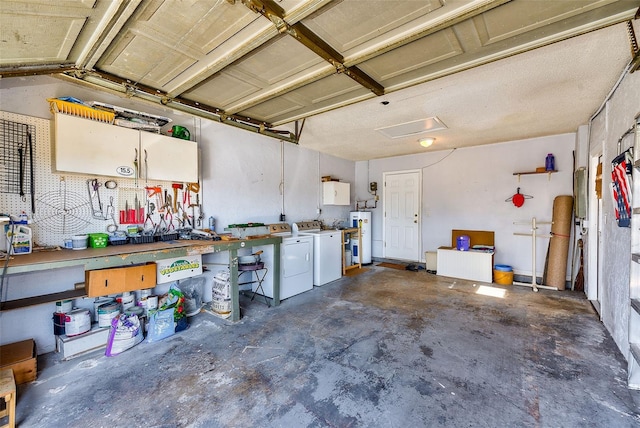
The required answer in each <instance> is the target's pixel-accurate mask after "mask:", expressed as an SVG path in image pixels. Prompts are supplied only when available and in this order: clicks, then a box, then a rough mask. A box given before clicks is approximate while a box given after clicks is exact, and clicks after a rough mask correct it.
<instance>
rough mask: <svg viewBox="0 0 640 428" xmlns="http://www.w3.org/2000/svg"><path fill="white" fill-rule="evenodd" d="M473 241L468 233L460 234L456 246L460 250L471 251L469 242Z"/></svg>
mask: <svg viewBox="0 0 640 428" xmlns="http://www.w3.org/2000/svg"><path fill="white" fill-rule="evenodd" d="M470 242H471V238H469V237H468V236H467V235H460V236H458V240H457V241H456V244H457V245H456V248H457V249H458V251H469V243H470Z"/></svg>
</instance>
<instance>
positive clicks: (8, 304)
mask: <svg viewBox="0 0 640 428" xmlns="http://www.w3.org/2000/svg"><path fill="white" fill-rule="evenodd" d="M86 296H87V291H86V290H85V288H84V287H82V288H78V289H76V290H68V291H61V292H59V293H51V294H43V295H40V296H34V297H25V298H24V299H16V300H7V301H4V302H2V303H0V311H10V310H12V309H20V308H26V307H27V306H33V305H41V304H43V303H52V302H57V301H60V300H69V299H77V298H78V297H86Z"/></svg>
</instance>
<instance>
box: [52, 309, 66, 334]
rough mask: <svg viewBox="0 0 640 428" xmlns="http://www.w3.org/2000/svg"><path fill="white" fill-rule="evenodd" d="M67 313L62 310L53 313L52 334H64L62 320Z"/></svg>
mask: <svg viewBox="0 0 640 428" xmlns="http://www.w3.org/2000/svg"><path fill="white" fill-rule="evenodd" d="M66 317H67V314H65V313H63V312H54V313H53V334H55V335H56V336H62V335H63V334H64V320H65V318H66Z"/></svg>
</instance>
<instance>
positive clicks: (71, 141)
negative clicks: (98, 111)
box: [54, 114, 140, 178]
mask: <svg viewBox="0 0 640 428" xmlns="http://www.w3.org/2000/svg"><path fill="white" fill-rule="evenodd" d="M139 134H140V131H136V130H134V129H128V128H122V127H119V126H113V125H109V124H106V123H102V122H97V121H94V120H88V119H82V118H78V117H74V116H69V115H66V114H56V115H55V142H54V145H55V169H56V170H57V171H64V172H75V173H80V174H93V175H104V176H108V177H130V178H134V177H135V173H136V170H135V159H136V151H137V150H138V147H139V144H140V136H139Z"/></svg>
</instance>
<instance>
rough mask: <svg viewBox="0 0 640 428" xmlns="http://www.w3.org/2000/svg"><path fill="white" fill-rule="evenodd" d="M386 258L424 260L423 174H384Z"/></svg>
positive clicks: (383, 197)
mask: <svg viewBox="0 0 640 428" xmlns="http://www.w3.org/2000/svg"><path fill="white" fill-rule="evenodd" d="M383 180H384V188H383V195H382V204H383V210H384V220H383V222H384V237H383V241H384V257H385V258H390V259H400V260H411V261H420V258H421V257H420V247H421V242H422V239H420V224H421V220H420V218H421V215H420V199H421V187H422V186H421V184H422V171H420V170H416V171H401V172H387V173H384V174H383Z"/></svg>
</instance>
